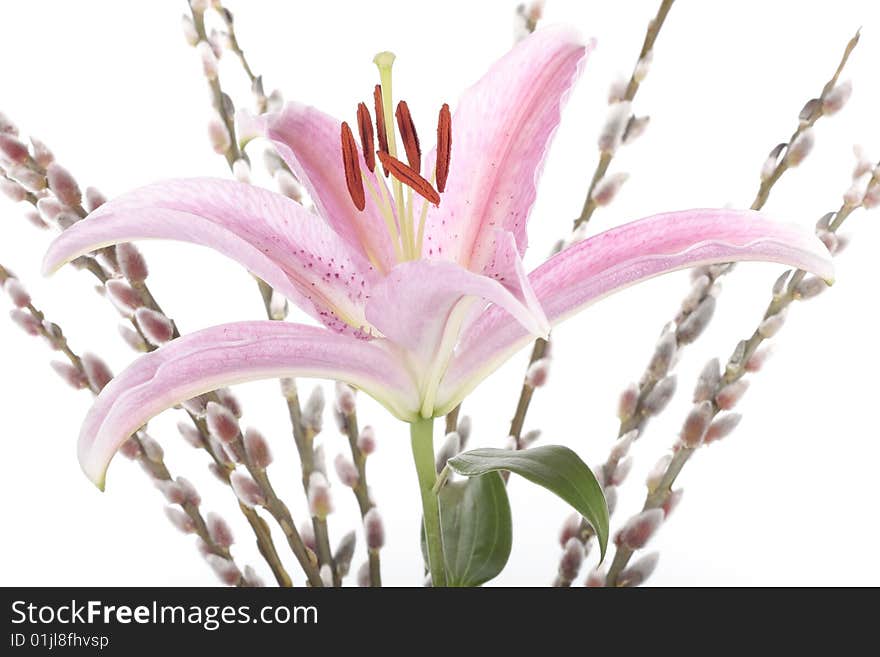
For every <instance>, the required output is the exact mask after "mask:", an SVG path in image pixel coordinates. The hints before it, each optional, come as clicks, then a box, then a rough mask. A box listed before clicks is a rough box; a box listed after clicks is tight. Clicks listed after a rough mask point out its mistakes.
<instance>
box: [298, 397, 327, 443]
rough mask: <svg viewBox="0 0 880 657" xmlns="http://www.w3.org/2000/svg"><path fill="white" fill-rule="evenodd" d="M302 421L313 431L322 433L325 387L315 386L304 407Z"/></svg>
mask: <svg viewBox="0 0 880 657" xmlns="http://www.w3.org/2000/svg"><path fill="white" fill-rule="evenodd" d="M302 423H303V426H304V427H305V428H306V429H309V430H310V431H312V432H313V433H316V434H317V433H321V429H322V428H323V426H324V389H323V388H322V387H321V386H315V387H314V388H313V389H312V394H310V395H309V398H308V400H307V401H306V405H305V406H304V407H303V412H302Z"/></svg>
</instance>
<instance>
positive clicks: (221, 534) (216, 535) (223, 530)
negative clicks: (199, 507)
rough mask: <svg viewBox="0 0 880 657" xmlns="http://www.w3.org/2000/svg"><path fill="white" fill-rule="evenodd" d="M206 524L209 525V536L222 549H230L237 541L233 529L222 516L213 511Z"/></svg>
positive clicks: (206, 519)
mask: <svg viewBox="0 0 880 657" xmlns="http://www.w3.org/2000/svg"><path fill="white" fill-rule="evenodd" d="M205 522H206V524H207V525H208V534H209V535H210V536H211V540H212V541H214V542H215V543H216V544H217V545H219V546H220V547H224V548H228V547H229V546H230V545H232V543H233V542H234V541H235V537H234V536H233V534H232V528H230V526H229V524H228V523H227V522H226V521H225V520H224V519H223V517H222V516H220V515H218V514H216V513H214V512H213V511H211V512H209V513H208V515H207V517H206V518H205Z"/></svg>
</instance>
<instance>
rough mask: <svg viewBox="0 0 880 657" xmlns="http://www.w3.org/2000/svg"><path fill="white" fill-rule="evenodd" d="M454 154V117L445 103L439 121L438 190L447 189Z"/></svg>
mask: <svg viewBox="0 0 880 657" xmlns="http://www.w3.org/2000/svg"><path fill="white" fill-rule="evenodd" d="M451 152H452V117H451V116H450V114H449V105H447V104H446V103H443V107H441V108H440V118H439V119H438V121H437V170H436V172H437V189H438V190H440V191H441V192H442V191H444V190H445V189H446V178H447V177H448V176H449V154H450V153H451Z"/></svg>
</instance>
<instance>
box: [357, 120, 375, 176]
mask: <svg viewBox="0 0 880 657" xmlns="http://www.w3.org/2000/svg"><path fill="white" fill-rule="evenodd" d="M358 131H359V132H360V135H361V148H363V151H364V162H366V163H367V168H368V169H369V170H370V172H371V173H372V172H373V171H375V170H376V153H375V150H376V147H375V146H374V145H373V118H372V117H371V116H370V110H368V109H367V106H366V105H365V104H364V103H359V104H358Z"/></svg>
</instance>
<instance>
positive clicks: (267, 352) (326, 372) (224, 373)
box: [78, 321, 418, 488]
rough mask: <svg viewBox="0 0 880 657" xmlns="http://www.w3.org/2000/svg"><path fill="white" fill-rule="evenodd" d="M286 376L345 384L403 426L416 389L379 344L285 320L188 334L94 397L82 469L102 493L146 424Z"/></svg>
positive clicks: (81, 448)
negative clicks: (216, 394)
mask: <svg viewBox="0 0 880 657" xmlns="http://www.w3.org/2000/svg"><path fill="white" fill-rule="evenodd" d="M287 376H304V377H320V378H329V379H335V380H338V381H345V382H347V383H350V384H351V385H353V386H356V387H358V388H360V389H362V390H363V391H364V392H366V393H367V394H369V395H371V396H373V397H375V398H376V399H377V400H378V401H379V402H381V403H382V404H384V405H385V406H386V407H387V408H388V409H389V410H390V411H391V412H392V413H394V414H395V415H396V416H397V417H399V418H401V419H403V420H412V419H413V418H414V417H416V409H417V408H418V401H417V397H416V394H415V387H414V386H413V384H412V380H411V379H410V378H409V375H408V374H407V372H406V371H405V370H404V368H403V367H402V366H401V364H400V362H399V361H398V360H397V359H396V358H395V357H394V356H393V355H392V354H391V352H390V351H389V350H388V349H387V348H386V347H385V344H384V341H383V340H374V341H371V342H365V341H362V340H355V339H352V338H349V337H346V336H342V335H337V334H334V333H331V332H330V331H327V330H326V329H322V328H318V327H312V326H303V325H300V324H288V323H285V322H269V321H261V322H240V323H235V324H224V325H222V326H215V327H212V328H209V329H205V330H203V331H198V332H196V333H191V334H189V335H186V336H183V337H181V338H178V339H177V340H174V341H173V342H170V343H168V344H167V345H165V346H164V347H162V348H161V349H158V350H157V351H154V352H152V353H150V354H147V355H145V356H141V357H140V358H138V359H137V360H136V361H135V362H134V363H132V364H131V365H130V366H129V367H128V368H127V369H126V370H125V371H123V372H122V373H121V374H119V375H118V376H117V377H116V378H114V379H113V380H112V381H111V382H110V383H109V384H108V385H107V386H106V387H105V388H104V389H103V390H102V391H101V394H100V395H98V398H97V400H96V401H95V403H94V405H93V406H92V408H91V410H90V411H89V413H88V415H87V416H86V419H85V422H84V423H83V426H82V430H81V432H80V436H79V445H78V454H79V460H80V464H81V466H82V468H83V470H84V471H85V473H86V474H87V475H88V477H89V478H90V479H91V480H92V481H93V482H95V483H96V484H97V485H98V486H99V487H101V488H103V487H104V477H105V472H106V470H107V466H108V464H109V463H110V460H111V459H112V458H113V455H114V454H115V453H116V451H117V450H118V449H119V446H120V445H121V444H122V443H123V442H125V440H126V439H127V438H128V437H129V436H130V435H132V434H133V433H134V432H135V431H137V429H138V428H139V427H141V426H143V425H144V423H146V422H147V420H149V419H150V418H152V417H153V416H155V415H157V414H158V413H160V412H162V411H163V410H165V409H167V408H170V407H171V406H173V405H175V404H177V403H179V402H181V401H183V400H185V399H189V398H191V397H194V396H196V395H200V394H203V393H205V392H208V391H210V390H215V389H217V388H219V387H222V386H226V385H231V384H235V383H242V382H245V381H253V380H257V379H267V378H276V377H287Z"/></svg>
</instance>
